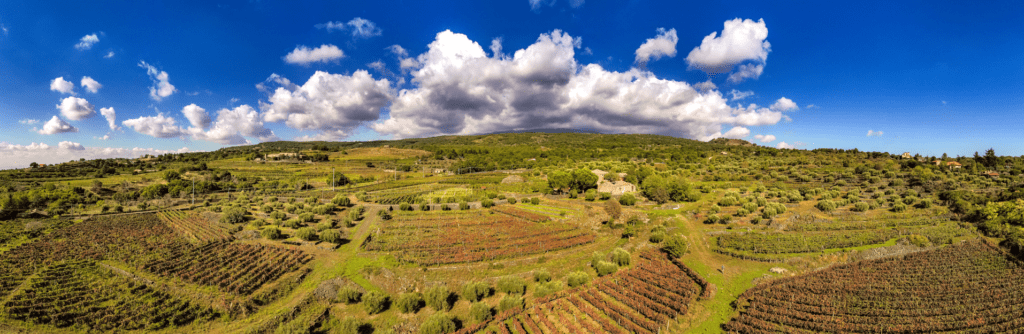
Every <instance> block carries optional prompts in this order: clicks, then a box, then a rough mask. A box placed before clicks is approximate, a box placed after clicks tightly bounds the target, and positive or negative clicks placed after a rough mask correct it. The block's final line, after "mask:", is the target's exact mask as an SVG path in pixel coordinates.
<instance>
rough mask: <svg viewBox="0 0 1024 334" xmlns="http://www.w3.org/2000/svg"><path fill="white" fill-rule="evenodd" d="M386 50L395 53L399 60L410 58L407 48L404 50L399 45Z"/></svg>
mask: <svg viewBox="0 0 1024 334" xmlns="http://www.w3.org/2000/svg"><path fill="white" fill-rule="evenodd" d="M384 49H385V50H388V51H391V53H394V54H395V56H398V58H408V57H409V51H407V50H406V49H405V48H403V47H402V46H401V45H398V44H395V45H392V46H389V47H386V48H384Z"/></svg>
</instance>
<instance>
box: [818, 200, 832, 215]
mask: <svg viewBox="0 0 1024 334" xmlns="http://www.w3.org/2000/svg"><path fill="white" fill-rule="evenodd" d="M814 207H815V208H818V210H821V211H822V212H832V211H835V209H836V202H833V201H831V200H827V199H823V200H820V201H818V204H815V205H814Z"/></svg>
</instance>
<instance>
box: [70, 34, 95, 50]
mask: <svg viewBox="0 0 1024 334" xmlns="http://www.w3.org/2000/svg"><path fill="white" fill-rule="evenodd" d="M99 41H100V38H99V37H98V36H96V34H89V35H85V36H82V38H81V39H79V40H78V44H75V49H79V50H88V49H92V45H93V44H96V43H99Z"/></svg>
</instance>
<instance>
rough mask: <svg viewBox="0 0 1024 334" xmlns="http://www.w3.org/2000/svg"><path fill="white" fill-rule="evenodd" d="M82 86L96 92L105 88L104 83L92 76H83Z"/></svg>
mask: <svg viewBox="0 0 1024 334" xmlns="http://www.w3.org/2000/svg"><path fill="white" fill-rule="evenodd" d="M82 87H85V90H87V91H89V92H90V93H93V94H96V92H99V91H100V88H103V85H101V84H100V83H99V82H98V81H96V80H93V79H92V78H90V77H82Z"/></svg>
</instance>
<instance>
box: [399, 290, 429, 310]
mask: <svg viewBox="0 0 1024 334" xmlns="http://www.w3.org/2000/svg"><path fill="white" fill-rule="evenodd" d="M395 307H396V308H397V309H398V312H402V313H416V312H418V311H419V310H420V308H422V307H423V295H422V294H420V293H419V292H409V293H402V294H399V295H398V299H396V300H395Z"/></svg>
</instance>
